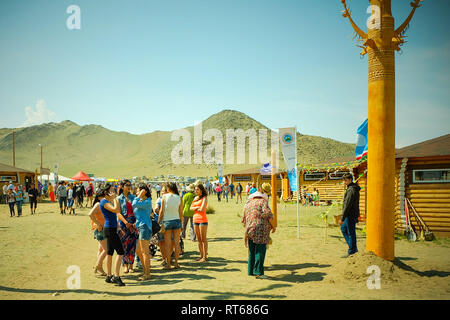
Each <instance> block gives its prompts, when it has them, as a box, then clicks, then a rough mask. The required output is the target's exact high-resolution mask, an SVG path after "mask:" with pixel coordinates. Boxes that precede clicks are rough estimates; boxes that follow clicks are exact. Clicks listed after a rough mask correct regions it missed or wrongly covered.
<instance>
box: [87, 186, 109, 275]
mask: <svg viewBox="0 0 450 320" xmlns="http://www.w3.org/2000/svg"><path fill="white" fill-rule="evenodd" d="M105 192H106V191H105V190H99V191H98V192H97V194H96V195H95V199H94V206H93V207H92V209H91V211H90V212H89V218H91V225H92V230H93V231H94V239H95V240H97V241H98V253H97V264H96V265H95V266H94V273H97V272H98V273H100V275H102V276H106V273H105V271H104V270H103V261H104V260H105V258H106V252H107V250H108V248H107V244H106V242H107V241H106V237H105V229H104V225H105V217H103V213H102V211H101V210H100V201H101V200H102V199H103V198H104V197H105Z"/></svg>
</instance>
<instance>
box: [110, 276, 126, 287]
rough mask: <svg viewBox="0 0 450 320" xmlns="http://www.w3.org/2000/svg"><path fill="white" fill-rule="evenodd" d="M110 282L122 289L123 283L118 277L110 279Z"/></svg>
mask: <svg viewBox="0 0 450 320" xmlns="http://www.w3.org/2000/svg"><path fill="white" fill-rule="evenodd" d="M111 282H113V283H115V284H116V285H117V286H119V287H123V286H124V285H125V283H123V282H122V279H120V277H116V276H113V277H112V279H111Z"/></svg>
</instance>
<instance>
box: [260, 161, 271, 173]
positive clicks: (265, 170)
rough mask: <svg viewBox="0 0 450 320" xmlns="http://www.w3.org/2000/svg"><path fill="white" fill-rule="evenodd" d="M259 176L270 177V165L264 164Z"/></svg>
mask: <svg viewBox="0 0 450 320" xmlns="http://www.w3.org/2000/svg"><path fill="white" fill-rule="evenodd" d="M260 172H261V175H271V174H272V166H271V165H270V163H265V164H264V165H263V167H262V168H261V169H260Z"/></svg>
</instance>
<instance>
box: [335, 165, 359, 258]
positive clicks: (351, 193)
mask: <svg viewBox="0 0 450 320" xmlns="http://www.w3.org/2000/svg"><path fill="white" fill-rule="evenodd" d="M343 179H344V184H345V185H346V186H347V190H346V191H345V196H344V204H343V207H342V218H341V221H340V224H341V231H342V234H343V235H344V238H345V241H346V242H347V244H348V252H347V254H346V255H345V256H343V257H342V258H347V257H348V256H350V255H352V254H354V253H356V252H358V247H357V246H356V223H357V222H358V218H359V191H360V190H361V187H360V186H358V185H357V184H356V183H354V182H353V176H352V175H351V174H350V173H346V174H345V175H344V176H343Z"/></svg>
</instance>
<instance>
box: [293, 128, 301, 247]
mask: <svg viewBox="0 0 450 320" xmlns="http://www.w3.org/2000/svg"><path fill="white" fill-rule="evenodd" d="M294 134H295V176H296V177H295V179H296V180H297V181H296V183H295V184H296V187H297V239H300V209H299V205H298V202H299V201H298V199H299V193H300V186H299V181H300V177H299V175H298V165H297V163H298V162H297V126H295V133H294Z"/></svg>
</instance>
